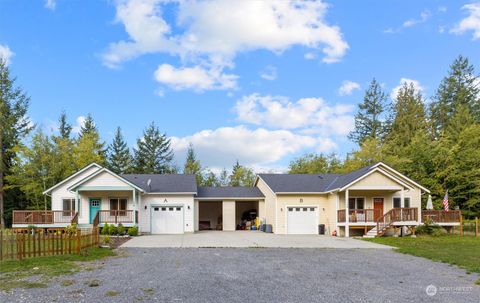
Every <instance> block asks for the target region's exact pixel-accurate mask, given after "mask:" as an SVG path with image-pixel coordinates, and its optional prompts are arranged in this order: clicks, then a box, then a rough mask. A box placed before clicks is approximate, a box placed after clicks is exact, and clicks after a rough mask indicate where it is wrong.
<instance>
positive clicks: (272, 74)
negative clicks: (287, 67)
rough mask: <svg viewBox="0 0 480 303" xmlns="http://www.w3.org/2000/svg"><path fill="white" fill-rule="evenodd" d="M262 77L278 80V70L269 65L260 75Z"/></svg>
mask: <svg viewBox="0 0 480 303" xmlns="http://www.w3.org/2000/svg"><path fill="white" fill-rule="evenodd" d="M260 77H261V78H262V79H265V80H268V81H273V80H275V79H277V68H276V67H275V66H272V65H268V66H267V67H265V69H264V70H263V71H262V72H261V73H260Z"/></svg>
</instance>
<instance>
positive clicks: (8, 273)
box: [0, 248, 115, 290]
mask: <svg viewBox="0 0 480 303" xmlns="http://www.w3.org/2000/svg"><path fill="white" fill-rule="evenodd" d="M114 255H115V253H114V252H113V251H112V250H110V249H104V248H91V249H87V250H85V251H83V252H82V253H81V254H80V255H76V254H71V255H60V256H49V257H37V258H28V259H24V260H21V261H19V260H9V261H2V262H0V290H10V289H13V288H17V287H21V288H38V287H46V286H47V283H48V282H49V281H50V280H51V279H52V278H53V277H57V276H62V275H71V274H73V273H75V272H78V271H80V270H82V269H87V270H88V267H87V268H85V267H84V266H82V263H79V262H87V261H94V260H98V259H101V258H105V257H108V256H114Z"/></svg>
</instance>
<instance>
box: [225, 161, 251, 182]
mask: <svg viewBox="0 0 480 303" xmlns="http://www.w3.org/2000/svg"><path fill="white" fill-rule="evenodd" d="M229 179H230V182H229V185H230V186H253V183H254V181H255V174H254V173H253V171H252V170H251V169H250V168H247V167H245V166H242V165H240V163H238V160H237V162H236V163H235V165H234V166H233V169H232V174H231V175H230V177H229Z"/></svg>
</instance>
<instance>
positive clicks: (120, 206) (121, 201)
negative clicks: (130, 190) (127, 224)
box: [110, 198, 127, 216]
mask: <svg viewBox="0 0 480 303" xmlns="http://www.w3.org/2000/svg"><path fill="white" fill-rule="evenodd" d="M110 210H127V199H126V198H110ZM111 213H114V212H111ZM111 215H114V214H111ZM126 215H127V212H124V211H120V212H118V216H126Z"/></svg>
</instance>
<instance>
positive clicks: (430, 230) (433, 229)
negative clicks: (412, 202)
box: [417, 219, 447, 237]
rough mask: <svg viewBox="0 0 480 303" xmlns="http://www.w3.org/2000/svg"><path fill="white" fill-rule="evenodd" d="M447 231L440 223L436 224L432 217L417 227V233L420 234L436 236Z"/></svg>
mask: <svg viewBox="0 0 480 303" xmlns="http://www.w3.org/2000/svg"><path fill="white" fill-rule="evenodd" d="M446 233H447V231H446V230H445V229H444V228H442V227H441V226H440V225H438V224H435V223H434V222H433V221H432V220H431V219H428V220H425V221H424V222H423V225H420V226H419V227H417V234H419V235H431V236H434V237H438V236H443V235H445V234H446Z"/></svg>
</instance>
